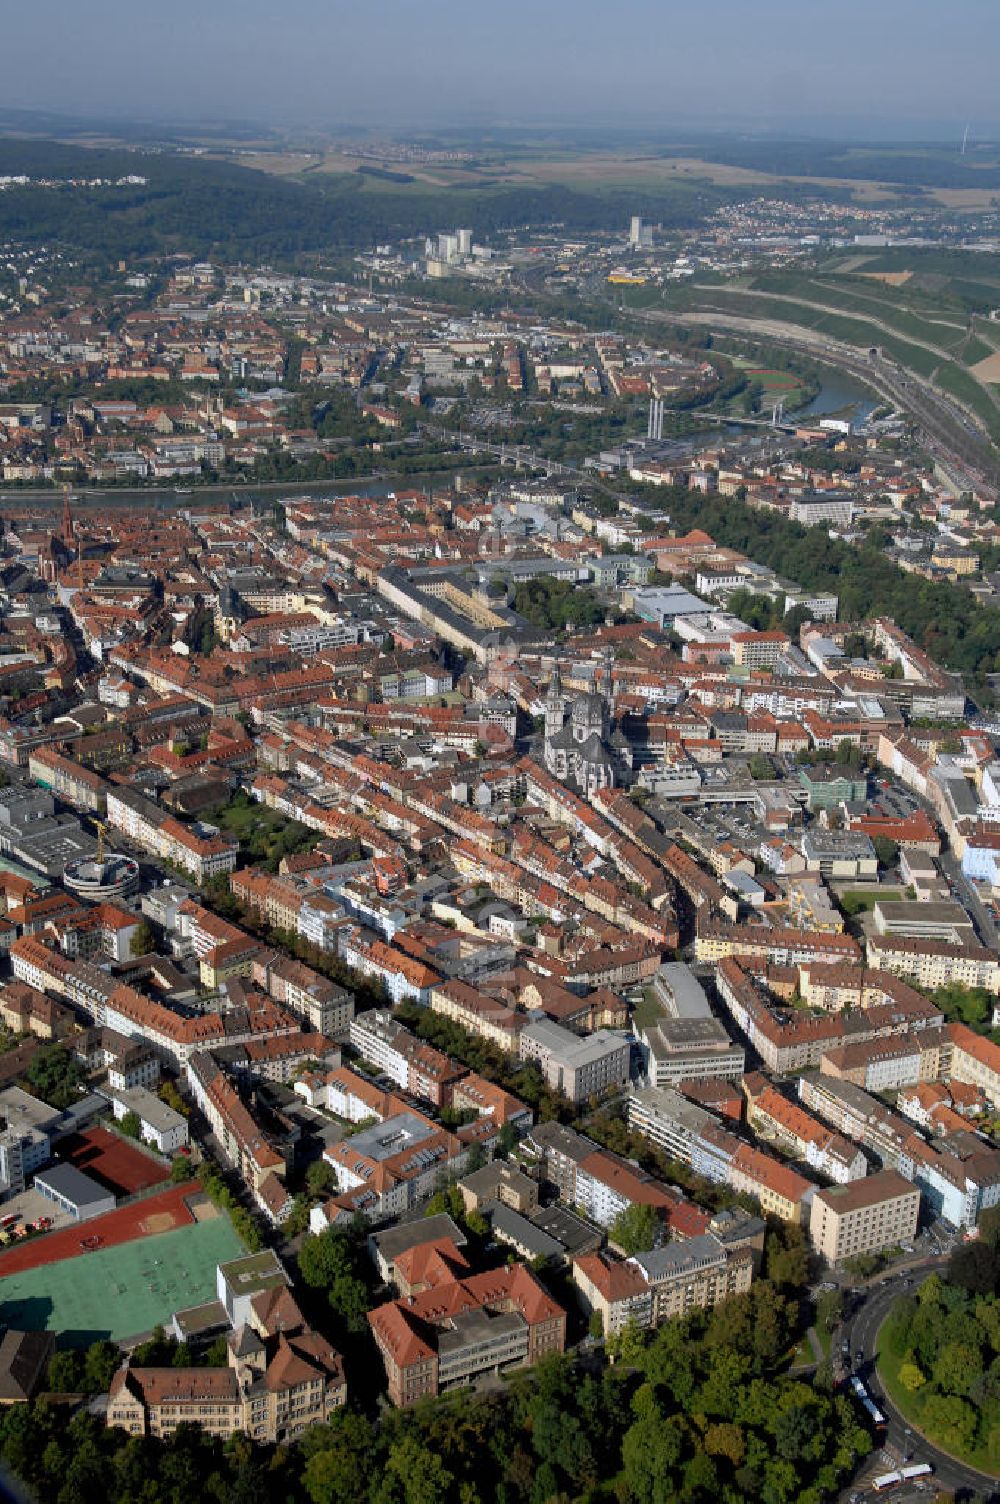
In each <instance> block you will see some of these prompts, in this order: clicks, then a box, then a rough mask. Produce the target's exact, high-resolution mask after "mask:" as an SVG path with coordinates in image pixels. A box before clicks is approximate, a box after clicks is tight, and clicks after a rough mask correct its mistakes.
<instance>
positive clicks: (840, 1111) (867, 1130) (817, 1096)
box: [799, 1076, 1000, 1228]
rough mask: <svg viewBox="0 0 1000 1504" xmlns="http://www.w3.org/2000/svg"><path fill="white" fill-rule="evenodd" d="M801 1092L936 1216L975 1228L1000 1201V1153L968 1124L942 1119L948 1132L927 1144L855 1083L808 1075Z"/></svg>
mask: <svg viewBox="0 0 1000 1504" xmlns="http://www.w3.org/2000/svg"><path fill="white" fill-rule="evenodd" d="M799 1095H800V1097H801V1098H802V1100H803V1101H804V1102H805V1103H807V1105H809V1106H811V1107H813V1108H814V1110H815V1111H816V1112H818V1113H819V1114H820V1115H821V1116H822V1117H824V1118H825V1119H826V1120H827V1121H828V1122H831V1123H835V1124H836V1125H837V1127H838V1128H839V1129H840V1131H841V1132H842V1133H844V1134H845V1135H846V1136H847V1137H848V1138H851V1139H854V1140H855V1141H856V1142H858V1143H860V1144H862V1145H863V1146H864V1147H865V1148H866V1149H868V1150H869V1151H870V1152H871V1153H872V1154H874V1155H875V1156H876V1157H877V1158H878V1159H879V1160H880V1161H881V1162H882V1164H883V1165H885V1166H887V1167H888V1168H890V1169H894V1170H898V1171H899V1173H900V1174H901V1175H903V1176H905V1177H906V1179H907V1180H910V1181H912V1182H913V1183H914V1184H915V1185H917V1186H919V1187H920V1190H921V1192H922V1193H923V1195H924V1197H925V1199H926V1201H927V1203H928V1205H929V1206H930V1207H931V1208H932V1210H933V1211H934V1213H935V1215H937V1216H940V1217H943V1218H944V1220H945V1221H946V1222H949V1223H951V1225H952V1226H954V1227H962V1228H973V1227H975V1226H976V1225H977V1223H978V1221H979V1217H980V1216H981V1214H982V1212H983V1211H984V1210H985V1209H986V1208H987V1207H990V1206H996V1205H997V1204H998V1203H1000V1151H998V1150H997V1149H996V1148H994V1146H993V1145H992V1144H990V1143H988V1142H987V1140H985V1139H984V1138H982V1137H981V1136H980V1135H978V1134H976V1133H973V1132H971V1131H969V1130H968V1129H967V1128H966V1126H965V1124H964V1123H959V1124H958V1125H957V1126H956V1125H955V1124H954V1123H951V1122H944V1123H942V1126H943V1127H945V1128H946V1129H947V1130H949V1131H946V1132H945V1133H944V1134H943V1135H942V1136H940V1137H938V1138H936V1139H935V1140H934V1142H933V1143H928V1142H927V1140H926V1139H925V1138H924V1137H923V1136H922V1135H921V1134H920V1133H917V1132H916V1131H915V1130H914V1128H913V1124H912V1122H910V1121H908V1120H907V1118H906V1117H902V1116H900V1115H899V1114H898V1113H894V1112H891V1111H890V1110H889V1109H888V1108H887V1107H884V1106H883V1104H882V1103H881V1102H879V1101H878V1100H877V1099H876V1098H875V1097H871V1096H869V1095H868V1093H867V1092H864V1091H862V1090H860V1088H858V1087H856V1086H854V1085H852V1084H851V1083H850V1082H846V1081H838V1080H834V1079H831V1078H828V1077H826V1076H820V1077H818V1078H816V1077H811V1078H810V1077H805V1076H804V1077H802V1079H801V1080H800V1082H799ZM952 1116H954V1114H952Z"/></svg>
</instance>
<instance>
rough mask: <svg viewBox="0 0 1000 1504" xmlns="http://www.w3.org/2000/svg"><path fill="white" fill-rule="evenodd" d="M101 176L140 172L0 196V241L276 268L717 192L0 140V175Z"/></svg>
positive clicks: (667, 206)
mask: <svg viewBox="0 0 1000 1504" xmlns="http://www.w3.org/2000/svg"><path fill="white" fill-rule="evenodd" d="M21 174H27V175H28V176H30V177H32V178H35V179H40V178H47V179H57V180H60V181H64V180H67V179H70V178H95V177H101V178H110V179H113V180H116V179H119V178H122V177H127V176H130V175H140V176H142V177H145V178H146V179H147V182H146V184H144V185H142V184H135V185H127V186H120V187H119V186H116V187H99V188H86V187H68V186H66V187H42V186H38V184H37V183H32V184H29V185H27V186H24V187H9V188H7V189H6V190H4V191H2V192H0V241H4V240H18V241H21V242H26V243H28V244H35V245H42V244H52V243H53V242H59V243H61V244H64V245H67V246H73V247H75V248H77V249H80V250H83V251H87V252H91V253H95V254H101V255H105V256H108V257H115V258H117V257H135V256H143V255H150V254H154V253H157V252H160V253H162V252H175V251H177V252H188V253H191V254H194V255H198V256H208V255H216V256H219V257H223V258H227V259H232V260H239V259H247V260H251V259H252V260H261V261H275V262H276V261H287V260H289V259H290V258H293V257H296V256H299V255H303V254H309V253H317V252H326V253H328V254H329V253H336V252H348V251H355V250H360V249H367V248H369V247H370V246H372V245H373V244H374V243H375V242H376V241H382V240H397V239H400V238H402V237H405V236H411V235H423V234H427V233H430V232H431V231H433V230H436V229H438V228H440V227H441V226H447V225H450V224H473V225H475V227H476V232H477V234H479V235H482V236H487V237H488V236H489V235H490V234H492V233H495V232H496V231H497V230H500V229H503V228H506V227H511V226H517V225H525V224H529V223H530V224H533V225H546V224H562V225H565V226H566V227H567V228H569V229H576V230H584V229H606V228H608V227H609V226H612V225H625V224H627V222H628V216H629V215H630V214H638V213H641V214H645V215H647V216H649V217H654V218H656V219H657V220H659V221H661V222H663V223H669V224H672V225H676V226H681V227H682V226H686V225H690V224H694V223H696V222H697V221H698V220H699V219H700V217H701V216H702V215H703V214H704V213H705V211H706V210H708V209H711V208H713V207H714V206H715V205H717V204H718V203H720V202H722V200H723V199H724V197H725V196H726V194H725V192H724V191H723V190H717V189H712V188H709V187H698V188H692V187H690V186H685V187H684V188H683V189H679V190H677V191H676V192H671V193H669V194H667V193H648V192H647V193H639V194H636V193H633V192H625V191H624V190H623V191H622V192H620V193H619V192H616V191H605V192H579V191H577V190H574V189H569V188H563V187H558V186H551V187H546V188H544V189H543V188H530V187H529V188H507V187H496V188H470V189H464V188H463V189H458V188H452V189H449V190H443V191H438V190H433V189H427V188H425V187H424V186H423V185H422V184H418V183H412V184H407V185H405V186H403V185H397V184H395V183H394V184H393V185H392V186H391V187H386V186H385V185H384V184H383V183H382V182H381V181H380V180H379V179H377V178H373V177H372V176H371V175H363V174H351V173H345V174H340V175H337V176H332V177H325V178H324V177H322V176H320V175H317V174H314V175H313V177H312V178H311V179H310V180H309V181H308V182H307V183H299V182H294V181H289V180H287V179H280V178H277V177H273V176H269V175H268V174H267V173H264V172H257V171H254V170H252V169H250V168H246V167H241V166H238V165H236V164H235V163H231V162H222V161H212V160H209V159H207V158H205V157H195V156H190V155H186V154H183V153H179V152H168V151H161V152H152V151H138V150H137V151H126V150H96V149H95V150H89V149H84V148H80V147H74V146H64V145H60V144H57V143H54V142H46V141H37V140H25V139H20V138H15V137H7V138H0V177H2V176H5V175H14V176H16V175H21Z"/></svg>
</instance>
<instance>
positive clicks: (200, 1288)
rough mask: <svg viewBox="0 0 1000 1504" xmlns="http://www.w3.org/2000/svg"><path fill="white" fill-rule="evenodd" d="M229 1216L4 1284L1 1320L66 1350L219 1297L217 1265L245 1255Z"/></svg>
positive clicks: (140, 1329) (136, 1331) (132, 1331)
mask: <svg viewBox="0 0 1000 1504" xmlns="http://www.w3.org/2000/svg"><path fill="white" fill-rule="evenodd" d="M243 1251H244V1250H243V1245H242V1243H241V1242H240V1240H239V1238H238V1237H237V1236H236V1233H235V1232H234V1231H233V1227H232V1224H231V1223H230V1221H229V1218H228V1217H213V1218H211V1219H210V1220H208V1221H204V1222H192V1223H190V1224H189V1225H188V1226H186V1227H177V1228H174V1229H173V1231H172V1232H163V1233H158V1234H155V1235H154V1236H152V1237H145V1238H140V1239H139V1240H138V1241H135V1242H131V1243H120V1244H118V1245H116V1246H112V1247H108V1248H99V1249H97V1250H96V1251H95V1252H93V1253H84V1254H80V1255H79V1256H78V1257H76V1258H69V1259H64V1260H63V1261H62V1262H60V1263H57V1264H46V1265H44V1266H43V1267H41V1268H37V1269H26V1270H23V1271H20V1272H18V1273H16V1274H10V1275H8V1276H7V1277H6V1278H4V1279H0V1321H2V1322H4V1323H6V1324H7V1325H8V1326H12V1327H15V1328H21V1329H22V1330H27V1331H50V1332H58V1333H59V1334H60V1342H61V1345H63V1346H67V1347H79V1346H85V1345H87V1344H88V1343H90V1342H93V1341H95V1340H96V1338H98V1337H111V1338H114V1339H115V1340H120V1339H122V1338H125V1337H136V1336H139V1335H141V1334H142V1333H144V1332H148V1331H150V1330H151V1329H152V1328H153V1327H154V1326H156V1325H157V1323H158V1322H167V1321H169V1319H170V1317H171V1316H172V1315H173V1313H174V1311H178V1310H183V1309H184V1307H185V1306H194V1305H199V1304H201V1303H202V1302H203V1301H206V1300H214V1299H215V1294H216V1291H215V1266H216V1265H217V1264H220V1263H224V1262H225V1261H226V1260H227V1259H232V1258H236V1257H238V1256H239V1255H240V1254H242V1253H243Z"/></svg>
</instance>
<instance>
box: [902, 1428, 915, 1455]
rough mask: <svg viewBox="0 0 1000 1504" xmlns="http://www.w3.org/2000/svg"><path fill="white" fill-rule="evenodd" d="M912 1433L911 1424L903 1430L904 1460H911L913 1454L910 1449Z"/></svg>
mask: <svg viewBox="0 0 1000 1504" xmlns="http://www.w3.org/2000/svg"><path fill="white" fill-rule="evenodd" d="M910 1435H911V1432H910V1428H909V1426H906V1427H905V1429H904V1431H903V1461H904V1462H909V1460H910V1458H911V1457H912V1456H913V1453H912V1452H911V1451H910Z"/></svg>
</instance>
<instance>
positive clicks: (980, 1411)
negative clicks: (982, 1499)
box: [878, 1213, 1000, 1475]
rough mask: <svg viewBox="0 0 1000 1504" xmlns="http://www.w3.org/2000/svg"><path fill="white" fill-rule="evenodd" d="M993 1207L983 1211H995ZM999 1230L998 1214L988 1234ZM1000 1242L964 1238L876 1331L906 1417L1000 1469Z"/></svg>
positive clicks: (888, 1383)
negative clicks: (942, 1271) (942, 1270)
mask: <svg viewBox="0 0 1000 1504" xmlns="http://www.w3.org/2000/svg"><path fill="white" fill-rule="evenodd" d="M989 1215H990V1214H989V1213H986V1214H984V1216H985V1217H989ZM994 1236H997V1237H1000V1220H998V1221H997V1222H996V1223H995V1224H994V1225H993V1226H988V1228H987V1233H986V1238H987V1239H988V1238H992V1237H994ZM998 1276H1000V1248H998V1247H997V1246H994V1245H991V1243H990V1242H989V1241H986V1239H981V1240H980V1241H977V1242H974V1243H968V1244H964V1245H962V1246H961V1247H960V1248H959V1249H958V1250H957V1251H956V1252H955V1254H954V1255H953V1257H952V1259H951V1261H950V1263H949V1266H948V1271H947V1273H946V1275H945V1276H944V1277H943V1278H942V1276H941V1275H939V1274H932V1275H931V1276H930V1278H929V1279H927V1280H925V1281H924V1283H923V1284H922V1285H921V1286H920V1288H919V1290H918V1291H917V1292H916V1294H915V1295H913V1296H907V1297H904V1298H903V1299H901V1300H898V1301H897V1302H896V1303H895V1305H894V1306H893V1307H892V1309H891V1311H890V1312H889V1315H888V1317H887V1318H886V1320H885V1322H884V1323H883V1325H882V1328H881V1330H880V1332H879V1336H878V1371H879V1377H880V1379H881V1381H882V1384H883V1386H884V1388H885V1392H886V1394H887V1395H888V1397H889V1399H890V1400H891V1401H892V1403H893V1404H894V1405H895V1407H896V1408H897V1409H898V1410H899V1412H900V1413H901V1414H902V1416H903V1417H904V1419H905V1421H906V1422H907V1424H908V1425H909V1426H910V1427H911V1428H912V1429H913V1430H914V1431H917V1432H920V1433H922V1434H924V1435H926V1436H927V1437H928V1438H929V1439H930V1440H931V1441H932V1442H934V1443H935V1444H936V1445H937V1446H939V1447H941V1448H942V1449H943V1450H944V1451H946V1452H948V1453H950V1454H951V1455H952V1456H953V1457H956V1458H957V1459H959V1460H960V1461H961V1462H964V1463H965V1464H967V1466H969V1467H973V1468H978V1469H979V1470H980V1471H981V1472H985V1473H990V1474H993V1475H998V1474H1000V1300H998V1298H997V1289H998V1285H1000V1278H998Z"/></svg>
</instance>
